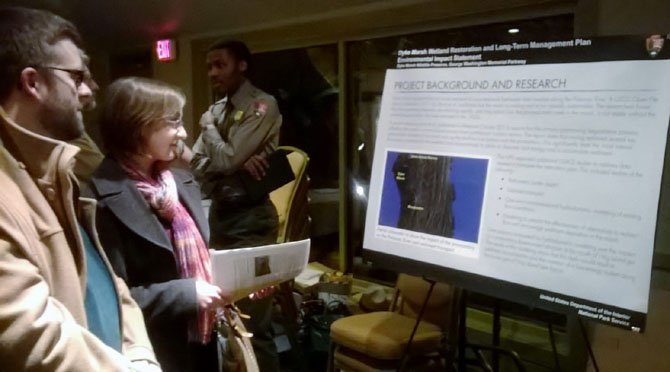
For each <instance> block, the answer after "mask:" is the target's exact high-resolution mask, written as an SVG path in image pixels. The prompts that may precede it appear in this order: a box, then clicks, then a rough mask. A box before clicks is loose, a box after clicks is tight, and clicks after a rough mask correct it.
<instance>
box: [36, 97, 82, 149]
mask: <svg viewBox="0 0 670 372" xmlns="http://www.w3.org/2000/svg"><path fill="white" fill-rule="evenodd" d="M39 120H40V123H42V125H43V126H44V128H45V129H46V130H47V132H48V133H49V134H48V136H49V137H51V138H53V139H57V140H61V141H71V140H74V139H77V138H79V137H81V136H82V135H83V134H84V124H83V120H82V117H81V113H80V112H78V111H76V110H74V111H72V112H68V111H67V110H65V109H64V108H63V107H62V106H58V105H49V104H47V105H43V106H42V109H41V110H40V114H39Z"/></svg>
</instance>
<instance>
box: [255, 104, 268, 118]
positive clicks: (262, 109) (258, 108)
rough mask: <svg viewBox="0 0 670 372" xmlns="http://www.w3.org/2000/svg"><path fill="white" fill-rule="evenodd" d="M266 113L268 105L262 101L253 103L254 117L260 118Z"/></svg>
mask: <svg viewBox="0 0 670 372" xmlns="http://www.w3.org/2000/svg"><path fill="white" fill-rule="evenodd" d="M267 112H268V104H267V103H265V102H263V101H256V102H254V115H255V116H257V117H261V116H263V115H265V114H266V113H267Z"/></svg>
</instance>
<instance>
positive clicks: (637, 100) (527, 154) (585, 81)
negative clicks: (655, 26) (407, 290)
mask: <svg viewBox="0 0 670 372" xmlns="http://www.w3.org/2000/svg"><path fill="white" fill-rule="evenodd" d="M665 39H666V37H665V36H659V35H654V36H651V37H642V36H640V37H617V38H598V39H574V40H563V41H541V42H535V41H529V42H523V43H521V42H520V43H510V44H496V43H493V44H489V45H465V46H453V47H452V46H432V47H427V48H417V49H408V50H399V51H398V60H397V61H398V68H397V69H394V70H389V71H388V72H387V74H386V81H385V85H384V92H383V97H382V104H381V113H380V118H379V122H378V131H377V133H378V134H377V138H376V145H375V152H374V161H373V168H372V176H371V182H370V190H369V202H368V210H367V215H366V226H365V238H364V244H363V247H364V256H365V257H366V258H368V259H370V260H372V261H373V262H376V263H378V264H380V265H383V266H387V267H389V268H392V269H394V270H399V268H400V267H402V268H403V269H402V271H406V272H413V273H422V274H426V275H430V276H434V277H437V278H442V279H443V280H446V281H448V282H451V283H454V284H456V285H459V286H462V287H464V288H466V289H470V290H474V291H478V292H482V293H485V294H488V295H492V296H496V297H499V298H504V299H509V300H512V301H516V302H521V303H526V304H528V305H530V306H537V307H542V308H545V309H549V310H554V311H559V312H566V313H570V312H573V313H576V314H578V315H579V316H582V317H585V318H589V319H594V320H597V321H600V322H603V323H605V324H610V325H613V326H618V327H622V328H626V329H630V330H633V331H642V330H643V329H644V322H645V316H646V313H647V305H648V297H649V285H650V275H651V261H652V254H653V249H654V235H655V230H656V224H657V211H658V202H659V194H660V185H661V176H662V169H663V159H664V154H665V148H666V138H667V134H668V119H669V118H670V61H669V60H668V54H669V53H668V50H667V49H668V48H670V45H666V48H663V44H664V42H665V41H666V40H665Z"/></svg>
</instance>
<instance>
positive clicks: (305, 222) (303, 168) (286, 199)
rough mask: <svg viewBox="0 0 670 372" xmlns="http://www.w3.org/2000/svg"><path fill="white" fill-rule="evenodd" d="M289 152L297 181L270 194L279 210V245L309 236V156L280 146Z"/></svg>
mask: <svg viewBox="0 0 670 372" xmlns="http://www.w3.org/2000/svg"><path fill="white" fill-rule="evenodd" d="M278 150H283V151H286V152H287V155H286V157H287V158H288V161H289V164H291V169H292V170H293V173H294V174H295V180H293V181H291V182H289V183H287V184H286V185H284V186H282V187H280V188H278V189H276V190H274V191H273V192H271V193H270V200H271V201H272V203H273V204H274V206H275V208H276V209H277V216H278V218H279V227H278V233H277V243H284V242H289V241H295V240H301V239H304V238H306V237H307V236H308V235H309V215H308V213H307V211H308V204H309V200H308V191H309V176H308V175H307V165H308V164H309V156H307V154H306V153H305V152H304V151H302V150H300V149H298V148H297V147H293V146H279V148H278Z"/></svg>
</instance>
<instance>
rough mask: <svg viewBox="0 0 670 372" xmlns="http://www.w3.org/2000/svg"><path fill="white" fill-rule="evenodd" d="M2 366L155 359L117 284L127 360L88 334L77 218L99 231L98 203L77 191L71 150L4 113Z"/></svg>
mask: <svg viewBox="0 0 670 372" xmlns="http://www.w3.org/2000/svg"><path fill="white" fill-rule="evenodd" d="M0 139H1V140H2V143H1V144H0V283H2V285H0V361H2V362H1V364H2V367H1V368H2V369H3V370H8V371H21V370H30V371H86V372H90V371H96V372H97V371H124V370H128V368H129V366H130V364H129V361H131V360H142V359H145V360H150V361H153V362H155V360H156V359H155V357H154V353H153V349H152V347H151V344H150V342H149V339H148V337H147V333H146V330H145V328H144V320H143V318H142V313H141V311H140V309H139V308H138V307H137V304H136V303H135V302H134V301H133V300H132V299H131V297H130V295H129V292H128V288H127V287H126V285H125V284H124V283H123V281H122V280H121V279H118V278H117V277H116V276H115V275H113V272H112V271H111V267H110V266H109V263H107V267H108V268H109V270H110V273H111V274H112V277H113V278H115V285H116V290H117V293H118V298H119V307H120V308H119V315H120V317H121V324H122V326H121V328H122V329H121V331H122V332H121V334H122V336H123V355H122V354H120V353H118V352H117V351H115V350H113V349H112V348H110V347H108V346H106V345H105V344H104V343H102V341H100V340H99V339H98V338H97V337H95V336H94V335H93V334H92V333H90V332H89V331H88V330H87V324H86V311H85V308H84V295H85V293H86V259H85V252H84V246H83V243H82V238H81V236H80V234H79V230H78V226H77V220H79V221H80V222H81V224H82V226H83V227H84V228H85V229H86V230H87V231H89V232H90V233H91V239H92V240H93V241H94V243H95V244H96V246H97V248H98V250H99V252H100V253H101V255H102V257H105V256H104V254H103V253H102V250H101V249H100V244H99V241H98V237H97V234H96V233H95V229H94V226H95V223H94V214H95V201H94V200H91V199H85V198H79V199H78V203H77V205H75V203H74V202H73V195H75V194H78V187H77V185H76V183H75V182H73V179H74V175H73V174H72V166H73V164H74V155H75V154H76V153H77V151H78V150H77V148H76V147H74V146H71V145H68V144H66V143H64V142H60V141H55V140H52V139H49V138H46V137H42V136H38V135H36V134H34V133H31V132H28V131H26V130H24V129H23V128H21V127H19V126H17V125H16V124H14V123H11V120H10V119H9V118H8V117H7V115H6V114H5V112H4V111H3V110H2V109H1V108H0Z"/></svg>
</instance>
